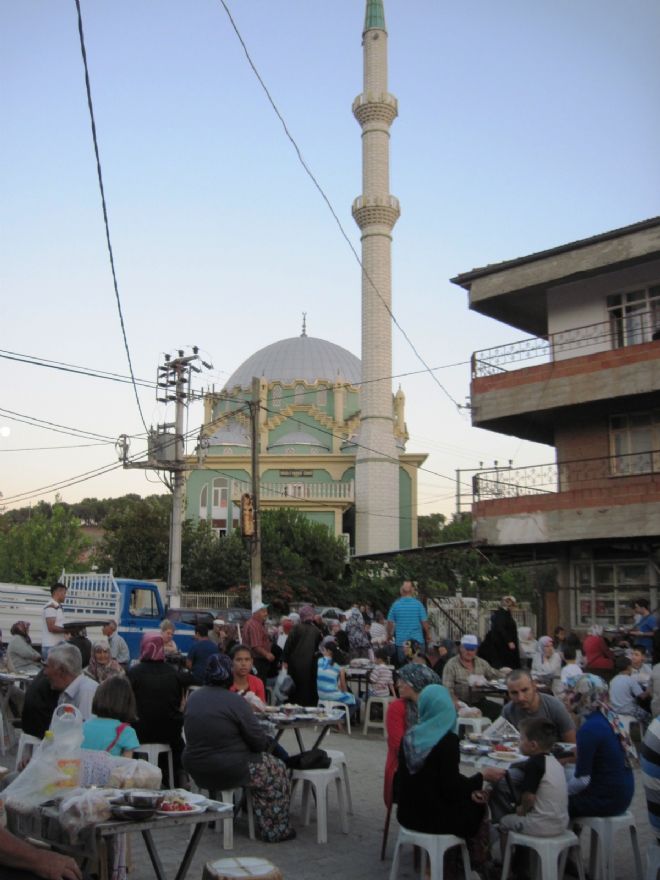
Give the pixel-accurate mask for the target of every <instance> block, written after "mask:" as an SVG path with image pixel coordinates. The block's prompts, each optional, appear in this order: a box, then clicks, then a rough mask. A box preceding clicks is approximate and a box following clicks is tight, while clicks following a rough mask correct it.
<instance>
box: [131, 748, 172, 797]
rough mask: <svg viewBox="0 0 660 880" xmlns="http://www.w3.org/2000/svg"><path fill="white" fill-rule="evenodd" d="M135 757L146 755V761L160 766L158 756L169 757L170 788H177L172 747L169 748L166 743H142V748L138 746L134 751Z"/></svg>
mask: <svg viewBox="0 0 660 880" xmlns="http://www.w3.org/2000/svg"><path fill="white" fill-rule="evenodd" d="M133 754H134V755H136V756H137V755H145V756H146V760H147V761H148V762H149V763H150V764H155V765H156V766H158V756H159V755H162V754H166V755H167V769H168V772H169V779H170V788H175V787H176V780H175V778H174V761H173V760H172V747H171V746H168V745H167V744H166V743H142V745H141V746H138V748H137V749H133Z"/></svg>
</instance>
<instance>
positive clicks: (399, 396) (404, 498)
mask: <svg viewBox="0 0 660 880" xmlns="http://www.w3.org/2000/svg"><path fill="white" fill-rule="evenodd" d="M362 45H363V54H364V85H363V91H362V93H361V94H360V95H358V97H357V98H356V99H355V101H354V102H353V113H354V115H355V117H356V119H357V121H358V123H359V125H360V126H361V128H362V172H363V173H362V179H363V192H362V195H360V196H359V197H358V198H357V199H355V201H354V203H353V209H352V210H353V217H354V219H355V221H356V223H357V225H358V226H359V228H360V230H361V240H362V255H361V260H362V267H363V271H362V359H361V361H360V359H358V358H357V357H356V356H355V355H354V354H352V353H351V352H349V351H347V350H346V349H345V348H342V346H340V345H337V344H335V343H333V342H330V341H327V340H325V339H318V338H315V337H312V336H308V335H307V332H306V327H305V321H304V319H303V327H302V332H301V334H300V335H299V336H294V337H291V338H289V339H282V340H280V341H278V342H273V343H272V344H271V345H267V346H266V347H265V348H262V349H260V350H259V351H257V352H255V353H254V354H253V355H251V356H250V357H249V358H248V359H247V360H245V361H244V362H243V363H242V364H241V366H240V367H238V369H237V370H236V371H235V372H234V373H233V374H232V376H231V377H230V378H229V380H228V381H227V383H226V384H225V386H224V388H223V389H222V390H221V391H215V390H212V391H210V392H208V393H207V394H206V395H205V397H204V424H203V426H202V443H203V447H204V456H203V466H202V467H197V468H196V469H194V470H192V471H190V472H189V474H188V477H187V487H186V505H187V510H186V516H187V517H188V518H189V519H205V520H208V521H209V522H210V523H211V525H212V527H213V529H214V530H215V531H216V532H217V533H218V534H221V535H225V534H229V533H230V532H231V531H233V530H235V529H238V528H239V527H240V524H239V513H240V508H239V501H240V497H241V495H242V494H243V493H244V492H249V491H251V444H252V430H251V423H250V414H249V410H248V408H247V407H246V405H245V404H246V402H247V401H251V400H252V394H253V390H254V393H255V395H256V393H257V389H256V385H255V387H254V389H253V379H258V400H259V416H258V419H257V426H256V435H257V443H258V446H257V448H258V450H259V468H258V469H259V493H260V506H261V508H262V509H267V508H269V507H271V508H272V507H291V508H296V509H299V510H302V511H303V512H304V513H305V515H306V516H307V517H309V519H311V520H313V521H315V522H319V523H323V524H324V525H326V526H327V527H328V528H329V529H330V531H331V532H332V533H333V534H334V535H336V536H340V535H341V536H343V537H344V540H345V541H346V543H347V545H348V546H349V547H350V549H351V552H353V553H357V554H368V553H377V552H383V551H389V550H398V549H405V548H409V547H416V546H417V473H418V469H419V467H420V466H421V465H422V464H423V462H424V461H425V460H426V455H425V454H423V453H407V452H405V444H406V441H407V439H408V433H407V429H406V423H405V413H404V409H405V398H404V394H403V392H402V391H401V389H399V390H398V391H397V392H396V394H394V395H393V394H392V383H391V376H392V311H391V301H392V290H391V287H392V285H391V245H392V229H393V227H394V224H395V223H396V221H397V219H398V217H399V203H398V200H397V199H396V198H395V197H394V196H392V195H390V193H389V137H390V134H389V128H390V126H391V124H392V122H393V121H394V119H395V118H396V115H397V101H396V98H395V97H394V96H393V95H391V94H389V92H388V91H387V31H386V29H385V15H384V8H383V0H366V15H365V25H364V31H363V35H362Z"/></svg>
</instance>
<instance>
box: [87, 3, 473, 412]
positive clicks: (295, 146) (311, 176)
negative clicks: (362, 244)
mask: <svg viewBox="0 0 660 880" xmlns="http://www.w3.org/2000/svg"><path fill="white" fill-rule="evenodd" d="M78 2H79V0H76V3H78ZM220 3H221V4H222V6H223V8H224V10H225V12H226V13H227V17H228V18H229V21H230V23H231V26H232V28H233V29H234V33H235V34H236V37H237V38H238V41H239V42H240V44H241V47H242V49H243V52H244V53H245V57H246V58H247V61H248V64H249V65H250V67H251V68H252V72H253V73H254V75H255V77H256V78H257V80H258V82H259V85H260V86H261V88H262V89H263V91H264V93H265V95H266V98H267V99H268V102H269V103H270V105H271V107H272V108H273V111H274V112H275V115H276V116H277V118H278V119H279V121H280V122H281V124H282V128H283V129H284V133H285V135H286V136H287V138H288V139H289V141H290V142H291V144H292V146H293V149H294V150H295V153H296V156H297V157H298V161H299V162H300V164H301V165H302V167H303V169H304V170H305V173H306V174H307V176H308V177H309V179H310V180H311V181H312V183H313V184H314V186H315V187H316V189H317V190H318V192H319V193H320V195H321V198H322V199H323V201H324V202H325V203H326V205H327V206H328V209H329V211H330V213H331V214H332V216H333V218H334V220H335V223H336V224H337V226H338V228H339V231H340V233H341V235H342V237H343V238H344V240H345V241H346V243H347V244H348V246H349V248H350V249H351V252H352V254H353V256H354V257H355V259H356V261H357V264H358V266H359V267H360V269H361V271H362V274H363V276H364V277H365V278H366V279H367V281H368V282H369V285H370V286H371V288H372V289H373V291H374V293H375V294H376V295H377V296H378V298H379V299H380V301H381V302H382V304H383V306H384V307H385V310H386V311H387V313H388V315H389V316H390V319H391V320H392V322H393V323H394V325H395V326H396V327H397V329H398V330H399V332H400V333H401V334H402V336H403V338H404V339H405V340H406V342H407V343H408V345H409V346H410V348H411V349H412V351H413V353H414V355H415V357H416V358H417V360H418V361H419V362H420V363H421V364H422V366H423V367H424V369H425V371H426V372H427V373H429V375H430V376H431V378H432V379H433V381H434V382H435V383H436V385H437V386H438V387H439V388H440V390H441V391H442V392H443V393H444V394H445V395H446V396H447V397H448V398H449V400H450V401H451V402H452V403H453V404H454V406H455V407H456V409H457V410H459V411H460V410H461V404H460V403H458V401H456V400H454V398H453V397H452V396H451V394H450V393H449V391H447V389H446V388H445V386H444V385H443V384H442V382H440V380H439V379H438V377H437V376H436V375H435V374H434V373H433V371H432V369H431V367H429V365H428V364H427V363H426V361H425V360H424V358H423V357H422V356H421V354H420V353H419V351H418V350H417V348H416V347H415V345H414V344H413V342H412V340H411V339H410V337H409V336H408V334H407V333H406V331H405V330H404V329H403V327H402V326H401V324H400V323H399V322H398V321H397V319H396V317H395V315H394V312H393V311H392V309H391V308H390V306H389V305H388V303H387V302H386V300H385V298H384V297H383V295H382V294H381V292H380V290H379V289H378V287H377V286H376V284H375V282H374V280H373V279H372V278H371V276H370V275H369V273H368V272H367V270H366V268H365V267H364V265H363V263H362V260H361V259H360V256H359V254H358V252H357V251H356V249H355V247H354V246H353V242H352V241H351V239H350V238H349V236H348V233H347V232H346V230H345V229H344V226H343V224H342V222H341V220H340V219H339V216H338V215H337V212H336V211H335V209H334V207H333V206H332V203H331V201H330V199H329V198H328V196H327V195H326V193H325V191H324V190H323V187H322V186H321V184H320V183H319V182H318V180H317V179H316V177H315V176H314V174H313V173H312V170H311V169H310V167H309V165H308V164H307V162H306V161H305V159H304V158H303V155H302V152H301V150H300V147H299V146H298V144H297V143H296V140H295V138H294V137H293V135H292V134H291V132H290V131H289V128H288V126H287V124H286V121H285V119H284V116H283V115H282V113H281V112H280V110H279V108H278V106H277V104H276V103H275V101H274V99H273V96H272V95H271V93H270V91H269V89H268V86H267V85H266V83H265V82H264V80H263V77H262V76H261V74H260V73H259V71H258V70H257V67H256V65H255V63H254V61H253V60H252V56H251V55H250V52H249V51H248V48H247V45H246V43H245V40H244V39H243V37H242V35H241V32H240V31H239V29H238V26H237V25H236V22H235V21H234V18H233V16H232V14H231V12H230V11H229V7H228V6H227V3H226V0H220Z"/></svg>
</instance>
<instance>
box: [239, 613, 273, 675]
mask: <svg viewBox="0 0 660 880" xmlns="http://www.w3.org/2000/svg"><path fill="white" fill-rule="evenodd" d="M267 619H268V605H264V603H263V602H260V603H259V604H258V605H256V606H255V607H254V608H253V609H252V617H251V618H250V619H249V620H248V622H247V623H246V624H245V626H244V627H243V644H244V645H247V646H248V648H250V650H251V651H252V658H253V660H254V666H255V669H256V670H257V675H258V676H259V678H260V679H261V680H262V681H263V683H264V685H265V684H266V679H267V678H268V673H269V671H270V667H271V663H272V662H273V660H274V659H275V655H274V654H273V652H272V650H271V648H272V644H271V640H270V636H269V635H268V630H267V629H266V620H267Z"/></svg>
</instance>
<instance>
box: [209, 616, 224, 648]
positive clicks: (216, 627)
mask: <svg viewBox="0 0 660 880" xmlns="http://www.w3.org/2000/svg"><path fill="white" fill-rule="evenodd" d="M224 625H225V622H224V620H223V619H222V618H221V617H216V619H215V620H214V621H213V629H212V630H211V632H210V633H209V638H210V639H211V641H212V642H214V643H215V644H216V645H217V646H218V647H219V648H221V647H222V636H223V632H222V628H223V626H224Z"/></svg>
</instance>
